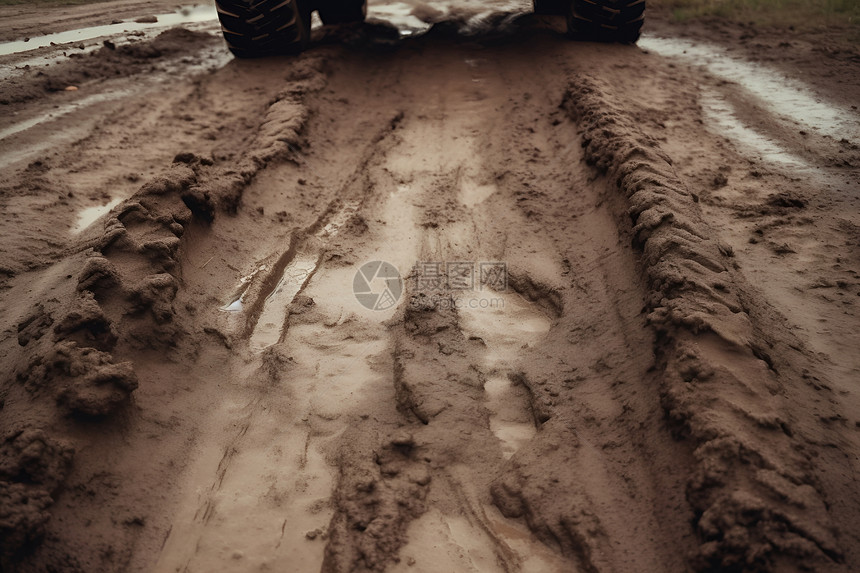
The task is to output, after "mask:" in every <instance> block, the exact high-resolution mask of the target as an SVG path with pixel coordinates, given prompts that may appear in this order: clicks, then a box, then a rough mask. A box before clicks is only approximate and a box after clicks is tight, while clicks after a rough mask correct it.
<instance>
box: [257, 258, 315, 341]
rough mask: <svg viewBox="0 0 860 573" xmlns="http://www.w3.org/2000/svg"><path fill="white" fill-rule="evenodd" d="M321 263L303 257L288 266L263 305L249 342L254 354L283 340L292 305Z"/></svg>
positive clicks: (295, 259)
mask: <svg viewBox="0 0 860 573" xmlns="http://www.w3.org/2000/svg"><path fill="white" fill-rule="evenodd" d="M318 263H319V254H317V253H314V254H304V253H300V254H297V255H296V256H295V258H293V260H292V261H290V262H289V264H287V267H286V268H285V269H284V273H283V275H281V279H280V281H278V284H277V286H275V289H274V290H273V291H272V292H271V294H269V296H268V297H266V302H265V303H264V304H263V310H262V312H260V316H259V318H258V319H257V324H256V325H255V326H254V330H253V332H252V333H251V339H250V341H249V346H250V348H251V350H253V351H255V352H259V351H261V350H264V349H266V348H268V347H269V346H271V345H273V344H276V343H277V342H278V341H279V340H280V339H281V334H282V333H283V331H284V326H285V324H286V321H287V313H288V309H289V305H290V303H292V302H293V299H294V298H295V297H296V295H297V294H298V293H299V291H301V290H302V287H304V286H305V284H307V282H308V280H310V277H311V275H313V273H314V271H315V270H316V268H317V264H318ZM240 299H241V297H240Z"/></svg>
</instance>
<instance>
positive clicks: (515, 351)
mask: <svg viewBox="0 0 860 573" xmlns="http://www.w3.org/2000/svg"><path fill="white" fill-rule="evenodd" d="M457 305H458V306H457V310H458V313H459V316H460V325H461V328H462V330H463V333H464V334H465V335H466V336H467V337H470V338H480V339H481V340H483V341H484V344H485V345H486V353H485V356H484V365H483V366H484V368H486V371H487V380H486V382H485V383H484V392H485V393H486V396H487V402H486V406H487V408H488V409H489V410H490V412H492V414H491V416H490V429H491V430H492V431H493V433H494V434H495V435H496V437H497V438H498V439H499V440H500V441H501V442H502V451H503V453H504V456H505V458H506V459H507V458H510V457H511V456H513V455H514V453H515V452H516V451H517V450H518V449H520V447H522V446H523V445H524V444H525V443H526V442H528V441H529V440H530V439H531V438H532V436H534V435H535V433H536V432H537V430H536V428H535V422H534V417H533V415H532V413H531V408H530V406H529V403H528V395H527V392H526V390H525V389H524V388H522V387H521V386H515V385H514V383H513V382H512V381H511V380H510V378H509V376H510V375H511V374H513V373H514V372H515V369H516V364H517V361H518V360H519V358H520V355H521V351H522V350H523V348H528V347H532V346H534V345H535V344H537V343H538V342H539V341H540V340H542V339H543V338H544V336H546V334H547V332H549V329H550V327H551V325H552V323H551V321H550V319H549V318H548V317H547V316H546V315H545V314H543V313H542V312H541V311H540V310H539V309H538V308H537V307H536V306H535V305H534V304H532V303H530V302H528V301H527V300H526V299H524V298H523V297H522V296H520V295H519V294H517V293H515V292H495V291H481V292H477V291H471V292H469V293H464V296H462V297H461V298H460V299H458V303H457Z"/></svg>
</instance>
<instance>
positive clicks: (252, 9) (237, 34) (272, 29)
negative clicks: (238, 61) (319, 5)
mask: <svg viewBox="0 0 860 573" xmlns="http://www.w3.org/2000/svg"><path fill="white" fill-rule="evenodd" d="M303 1H306V0H215V7H216V9H217V11H218V19H219V20H220V22H221V31H222V33H223V34H224V40H225V41H226V42H227V47H228V48H230V51H231V52H233V54H234V55H235V56H236V57H239V58H255V57H263V56H273V55H281V54H289V53H298V52H300V51H301V50H303V49H304V48H305V47H306V45H307V41H308V37H309V35H310V18H309V16H310V13H307V14H303V13H302V11H301V5H300V2H303Z"/></svg>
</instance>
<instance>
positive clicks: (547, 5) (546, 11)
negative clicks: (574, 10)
mask: <svg viewBox="0 0 860 573" xmlns="http://www.w3.org/2000/svg"><path fill="white" fill-rule="evenodd" d="M532 3H533V5H534V12H535V14H540V15H542V16H564V15H565V14H567V8H568V6H570V0H533V1H532Z"/></svg>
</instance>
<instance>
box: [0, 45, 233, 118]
mask: <svg viewBox="0 0 860 573" xmlns="http://www.w3.org/2000/svg"><path fill="white" fill-rule="evenodd" d="M219 41H220V40H219V39H218V38H215V37H214V36H212V35H210V34H206V33H203V32H195V31H192V30H186V29H184V28H171V29H170V30H166V31H165V32H162V33H161V34H160V35H158V36H157V37H156V38H154V39H153V40H152V41H142V42H134V43H131V44H126V45H122V46H116V45H114V44H113V43H110V44H106V45H105V46H104V47H102V48H100V49H99V50H97V51H95V52H93V53H89V54H75V55H74V57H70V58H69V59H68V60H67V61H65V62H63V63H62V64H60V65H57V66H52V67H51V68H49V69H46V70H42V69H38V68H35V67H34V68H33V69H32V70H29V71H28V72H27V73H26V74H25V75H23V76H18V77H14V78H9V79H7V80H5V81H4V85H3V88H2V90H0V104H2V105H9V104H14V103H19V102H25V101H29V100H33V99H37V98H39V97H41V96H42V95H44V93H45V92H46V91H47V92H59V91H63V90H65V89H66V88H67V87H68V86H78V87H80V86H82V85H85V84H86V83H88V82H92V81H96V80H102V79H107V78H113V77H124V76H128V75H131V74H136V73H142V72H146V71H148V70H149V69H150V68H151V66H152V65H153V64H154V63H155V62H157V61H159V60H167V59H170V58H177V57H180V56H183V55H186V54H190V53H194V52H197V51H198V50H199V49H200V48H202V47H204V46H206V45H210V44H216V43H217V42H219Z"/></svg>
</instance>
